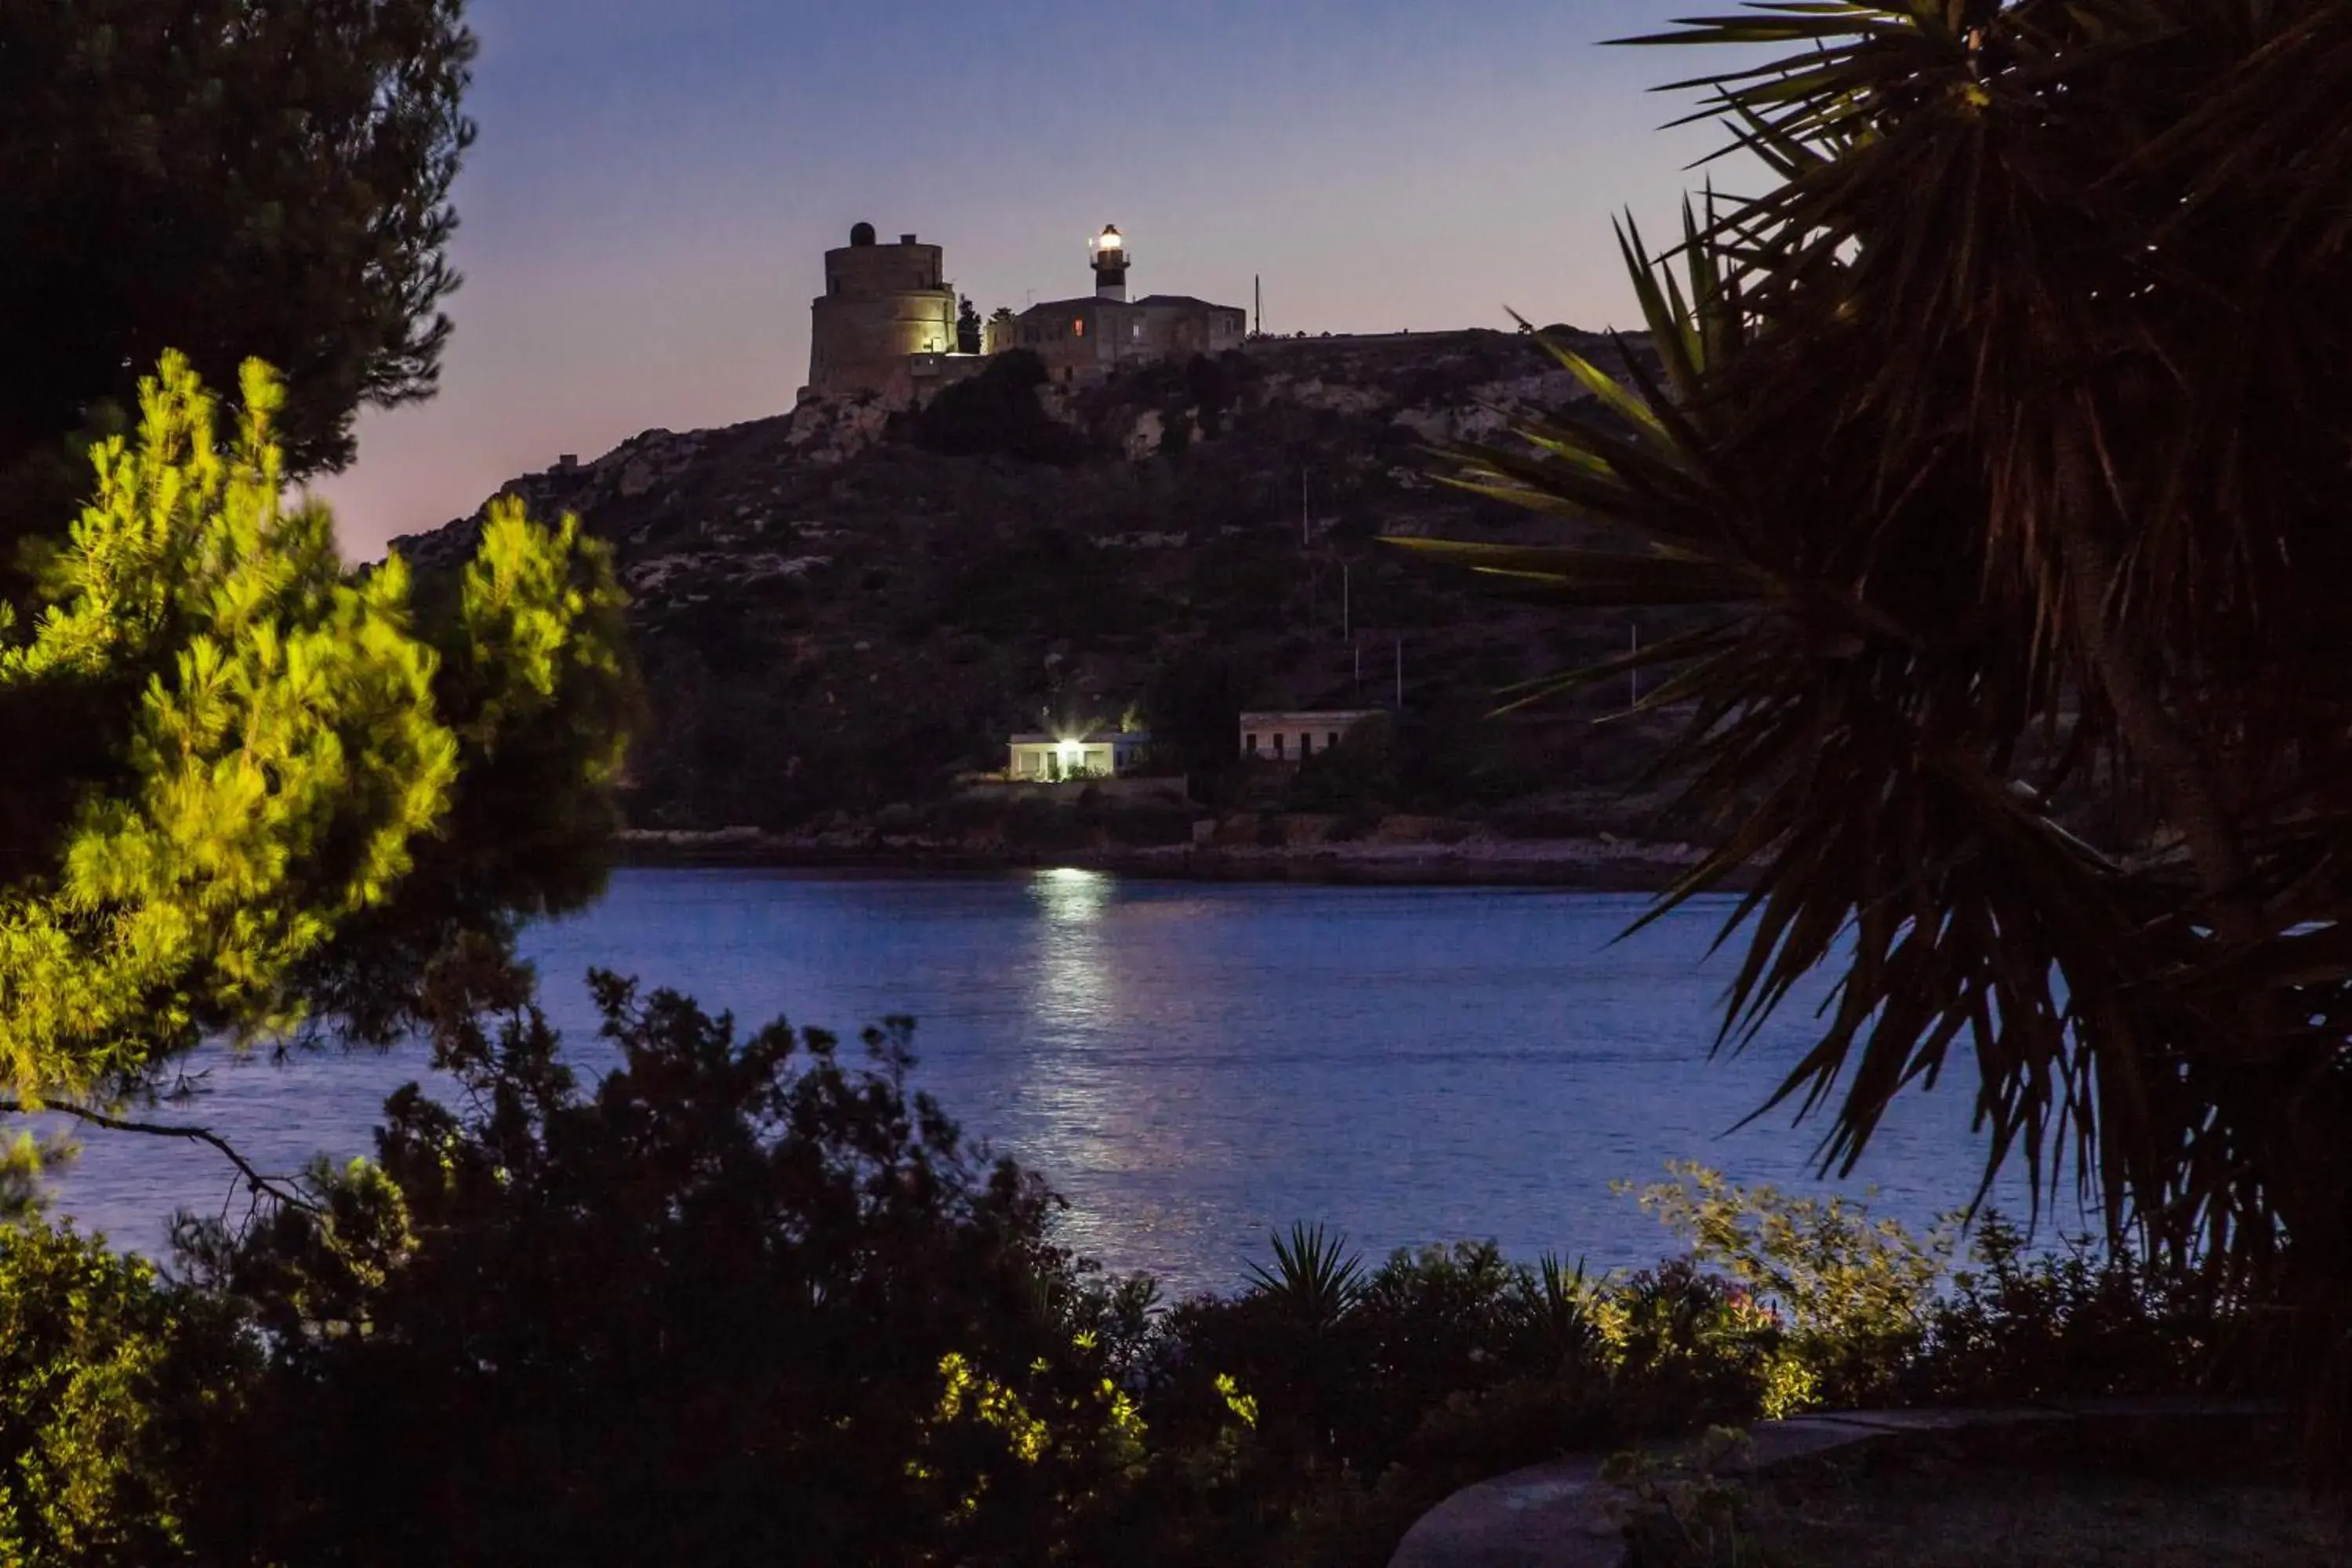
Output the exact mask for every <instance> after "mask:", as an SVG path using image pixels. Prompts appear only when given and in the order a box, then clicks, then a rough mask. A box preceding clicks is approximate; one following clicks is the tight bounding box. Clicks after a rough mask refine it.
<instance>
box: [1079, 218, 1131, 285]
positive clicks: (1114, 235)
mask: <svg viewBox="0 0 2352 1568" xmlns="http://www.w3.org/2000/svg"><path fill="white" fill-rule="evenodd" d="M1087 255H1088V256H1089V257H1091V258H1093V261H1094V264H1095V298H1096V299H1097V300H1118V302H1119V303H1120V304H1122V305H1123V304H1125V303H1126V302H1127V266H1128V255H1127V241H1126V239H1125V238H1123V237H1121V236H1120V234H1119V232H1118V225H1116V224H1106V225H1104V226H1103V231H1102V232H1101V233H1100V234H1098V235H1097V236H1095V237H1094V238H1093V239H1091V240H1089V241H1087Z"/></svg>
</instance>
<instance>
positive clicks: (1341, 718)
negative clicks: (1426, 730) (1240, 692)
mask: <svg viewBox="0 0 2352 1568" xmlns="http://www.w3.org/2000/svg"><path fill="white" fill-rule="evenodd" d="M1387 719H1388V713H1387V711H1386V710H1384V709H1379V708H1335V709H1318V710H1308V711H1305V712H1282V713H1244V714H1243V715H1242V716H1241V726H1240V733H1241V742H1242V758H1243V760H1244V762H1254V763H1279V764H1285V765H1287V764H1290V763H1303V762H1306V761H1307V760H1308V759H1309V758H1311V757H1313V756H1314V755H1315V754H1316V753H1317V752H1328V751H1330V750H1332V749H1333V748H1334V747H1336V746H1338V745H1339V742H1340V741H1341V740H1342V739H1343V738H1345V737H1346V736H1348V735H1349V734H1352V733H1354V732H1355V731H1357V730H1359V729H1361V728H1363V727H1364V726H1366V725H1368V724H1378V723H1382V722H1384V721H1386V720H1387Z"/></svg>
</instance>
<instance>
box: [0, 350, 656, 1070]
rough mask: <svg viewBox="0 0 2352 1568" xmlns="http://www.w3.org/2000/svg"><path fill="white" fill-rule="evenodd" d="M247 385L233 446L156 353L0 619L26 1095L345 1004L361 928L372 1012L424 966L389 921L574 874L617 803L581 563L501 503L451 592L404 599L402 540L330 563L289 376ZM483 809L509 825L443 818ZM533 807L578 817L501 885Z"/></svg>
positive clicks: (612, 743)
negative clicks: (348, 569)
mask: <svg viewBox="0 0 2352 1568" xmlns="http://www.w3.org/2000/svg"><path fill="white" fill-rule="evenodd" d="M243 391H244V406H243V409H242V410H241V412H240V413H239V415H238V416H237V418H236V424H235V426H234V430H233V433H232V434H231V435H230V436H229V437H228V438H227V439H226V441H225V442H224V441H222V440H221V439H219V436H218V432H217V430H216V424H217V414H218V410H217V408H216V406H215V402H214V399H213V398H212V396H211V395H209V394H208V393H207V392H205V389H204V387H203V386H202V385H201V384H199V382H198V381H197V379H196V376H195V374H194V371H193V370H192V369H191V368H190V366H189V364H188V363H187V362H186V361H185V360H184V359H182V358H180V357H179V356H178V355H175V354H174V355H167V356H166V357H165V358H164V360H163V365H162V367H161V370H160V371H159V373H158V374H157V375H155V376H153V377H151V378H150V379H148V380H147V381H145V382H143V383H142V384H141V392H140V397H141V421H140V428H139V432H138V435H137V438H136V439H135V440H127V439H125V438H123V437H112V438H110V439H109V440H107V441H105V442H103V443H101V444H100V446H99V447H97V449H96V452H95V466H96V471H97V490H96V494H95V496H94V498H93V500H91V501H90V503H89V505H88V506H87V507H85V508H84V509H83V510H82V512H81V514H80V516H79V519H78V521H76V522H75V524H74V526H73V528H72V529H71V530H70V531H69V532H68V535H67V537H66V538H65V540H64V542H62V543H61V544H60V545H59V546H58V548H56V549H55V550H54V551H51V552H47V555H46V558H45V561H44V563H43V566H42V569H41V572H40V585H39V590H38V593H37V600H36V602H37V606H38V607H37V610H36V612H35V613H34V614H33V615H32V616H30V617H29V618H28V623H27V624H26V625H24V626H22V627H21V632H20V635H17V636H13V637H12V636H10V635H8V632H7V628H6V627H5V626H0V732H5V733H6V735H7V737H8V740H9V742H10V748H11V756H12V758H16V759H22V763H20V765H19V766H18V767H17V768H16V769H15V770H14V771H13V772H12V776H11V777H10V778H9V779H8V780H6V781H5V783H0V808H5V812H6V815H7V816H8V817H9V818H10V819H11V826H12V827H13V828H14V829H15V832H14V833H12V835H11V845H10V856H11V858H9V859H8V860H7V861H5V862H0V973H5V975H6V976H7V984H5V986H0V1079H5V1090H6V1091H7V1092H9V1093H11V1094H13V1095H15V1096H16V1097H18V1098H20V1099H33V1098H37V1097H40V1096H43V1095H56V1094H65V1095H78V1094H82V1093H87V1092H89V1091H91V1090H93V1089H99V1090H108V1089H116V1088H120V1087H122V1086H125V1085H129V1084H131V1083H134V1082H136V1081H137V1080H138V1079H140V1078H141V1077H142V1075H143V1074H144V1073H146V1072H147V1071H149V1070H150V1069H151V1068H152V1067H153V1066H154V1065H155V1064H156V1063H157V1062H158V1061H159V1060H160V1059H162V1058H166V1057H168V1056H170V1055H171V1054H172V1053H173V1052H175V1051H178V1050H182V1049H184V1048H186V1047H189V1046H190V1045H192V1044H194V1041H195V1040H196V1039H197V1038H198V1037H200V1036H201V1035H203V1034H204V1033H205V1032H207V1031H213V1030H228V1031H232V1032H235V1033H237V1034H239V1035H241V1036H244V1037H252V1036H254V1035H257V1034H261V1033H269V1032H282V1031H284V1030H286V1029H287V1028H289V1027H290V1026H293V1025H294V1024H295V1023H296V1022H298V1021H299V1019H300V1018H301V1017H302V1016H304V1014H305V1012H306V1010H308V1009H309V1008H310V1005H311V1004H312V1003H314V1002H319V1001H324V1002H327V1003H329V1004H330V1005H335V1004H337V1003H351V1004H354V1006H353V1008H352V1010H359V1009H357V1008H356V1005H355V1004H356V1003H357V1002H358V1000H359V999H360V998H361V996H362V987H360V986H358V985H356V984H348V983H346V984H340V985H339V984H335V983H334V974H335V972H336V970H337V968H338V966H341V967H342V968H343V969H344V970H346V971H348V970H349V968H350V966H351V965H352V964H353V963H357V962H358V960H357V958H356V956H355V955H353V954H352V952H351V951H350V950H349V948H348V947H339V946H338V936H339V931H340V932H343V933H346V935H347V933H348V931H349V930H350V929H351V928H352V927H354V926H358V925H361V924H362V923H364V924H365V925H367V926H368V927H369V929H370V930H371V931H372V932H373V934H374V935H375V937H377V938H378V939H379V940H378V941H376V942H372V943H371V948H370V954H369V957H370V960H371V961H372V962H375V963H382V964H383V965H384V973H383V976H380V977H379V979H378V980H377V981H376V982H375V983H374V984H376V986H377V997H378V1000H377V1002H376V1004H375V1006H374V1011H375V1013H376V1014H377V1015H378V1016H388V1015H389V1014H390V1013H391V1012H392V1011H394V1010H396V1008H395V1006H394V1004H393V1003H392V1002H390V1001H387V1000H383V997H384V996H386V995H388V994H389V993H388V992H386V991H385V990H384V987H385V986H386V985H388V984H390V983H391V982H392V981H394V980H399V979H405V978H413V977H414V972H415V971H418V970H421V965H422V963H423V962H424V959H423V958H422V957H421V956H419V957H417V958H416V959H415V962H414V963H411V964H409V965H408V966H407V969H406V970H404V969H403V967H402V965H401V964H400V963H397V962H396V959H397V957H398V954H397V953H396V952H393V951H389V950H391V949H394V948H396V947H397V946H398V945H399V941H396V940H395V938H398V939H400V940H404V941H405V942H407V943H408V944H409V945H410V946H412V947H414V948H415V950H416V951H417V952H418V953H419V954H422V953H424V952H437V951H440V949H441V948H442V947H444V946H446V943H447V942H450V941H453V940H455V939H456V937H457V935H458V934H459V932H460V931H461V930H462V929H465V928H467V926H468V925H470V926H471V927H472V928H474V929H484V928H488V929H490V930H492V931H500V930H501V928H500V923H499V922H500V921H501V919H502V918H503V917H505V916H506V915H508V914H509V911H510V910H513V909H514V908H516V907H517V906H520V908H522V909H524V910H529V909H530V908H531V907H532V906H533V905H534V904H535V903H536V904H538V905H539V906H540V907H544V906H545V904H546V903H547V902H549V901H551V899H562V900H576V899H578V898H580V897H583V896H585V894H586V893H587V892H588V891H590V890H593V886H594V877H593V862H592V863H590V864H589V865H587V866H584V867H583V866H582V865H581V864H580V863H579V856H578V853H577V852H578V851H579V850H581V849H583V848H584V847H588V846H589V843H590V842H592V841H591V840H589V839H588V838H587V836H586V834H585V833H583V832H582V831H580V828H581V827H582V826H583V825H584V824H586V823H588V822H589V821H590V820H591V819H592V818H593V817H594V816H595V814H596V811H597V809H598V807H599V805H600V804H601V803H603V802H604V800H605V799H606V798H607V797H608V795H609V789H610V784H611V782H612V779H613V776H614V772H615V771H616V768H617V764H618V760H619V751H618V747H619V743H620V742H619V734H620V729H619V715H620V712H621V707H622V704H621V694H622V693H623V692H624V690H625V679H624V672H623V670H622V669H621V667H620V658H619V653H618V637H619V623H618V605H619V598H618V595H617V592H616V591H615V590H614V587H613V584H612V580H611V575H610V570H609V567H608V566H607V564H606V563H605V562H604V557H603V556H602V554H601V552H598V551H596V550H595V549H593V548H592V547H590V546H588V545H587V544H586V543H585V542H583V541H582V540H581V539H580V538H579V537H578V534H577V531H576V527H575V525H573V524H572V523H571V522H569V521H567V522H565V523H564V524H563V525H562V527H560V528H559V529H557V530H556V531H553V532H549V531H544V530H541V529H538V528H536V527H534V526H533V525H531V524H530V523H529V522H528V521H525V520H524V518H523V516H522V514H521V511H520V507H517V506H514V505H511V504H509V505H505V506H501V507H499V508H497V509H494V510H493V513H492V516H491V518H490V521H489V524H488V529H487V530H486V532H485V536H484V541H483V548H482V552H481V554H480V555H479V556H478V558H477V560H476V561H475V562H474V563H473V564H472V565H471V566H469V567H468V568H467V572H466V574H465V578H464V584H463V589H462V593H461V594H460V595H459V602H458V603H457V605H454V606H453V607H452V609H451V611H450V613H448V614H447V615H446V617H443V616H421V615H420V614H419V606H417V605H415V604H413V603H412V598H411V587H412V582H411V577H410V574H409V572H408V570H407V569H406V567H405V566H404V564H403V563H401V562H400V561H399V560H397V559H396V558H395V559H394V560H390V561H387V562H386V563H384V564H383V566H382V567H380V568H378V569H376V570H374V571H373V572H368V573H364V574H357V575H352V574H346V573H345V571H344V569H343V567H342V565H341V562H340V561H339V560H338V558H337V556H336V553H335V550H334V541H333V534H332V529H331V521H330V519H329V517H328V515H327V513H326V511H325V510H324V509H323V508H321V507H320V506H318V505H316V504H315V503H309V502H306V503H304V504H301V505H299V506H298V507H295V508H293V509H292V510H288V509H287V508H286V506H285V505H284V503H283V500H282V492H283V490H284V488H285V484H286V479H287V474H286V465H285V460H284V458H283V455H282V451H281V448H280V447H279V445H278V440H277V437H276V433H275V432H276V419H277V416H278V412H279V409H280V407H281V406H282V404H283V401H284V395H283V391H282V388H281V387H280V385H279V384H278V380H277V378H276V377H275V375H274V374H272V373H270V372H269V371H268V369H267V368H266V367H264V366H262V365H261V364H259V363H247V366H246V369H245V372H244V377H243ZM420 622H423V623H425V624H422V625H420ZM445 650H446V651H445ZM469 775H470V776H469ZM501 795H503V796H505V797H507V798H506V801H505V802H504V803H501V802H500V800H499V797H500V796H501ZM483 818H491V819H500V818H503V819H507V820H506V821H505V825H506V826H513V827H515V828H517V829H519V830H520V831H519V833H518V836H517V837H515V838H514V839H512V840H509V842H507V843H504V844H493V843H490V842H488V841H486V840H485V839H484V838H482V837H477V836H475V835H472V834H464V833H460V834H456V835H452V834H450V829H451V828H452V827H453V826H460V827H462V826H471V825H472V823H473V822H474V821H478V820H480V819H483ZM550 824H553V825H556V826H559V827H565V826H568V827H570V828H571V829H572V831H570V832H569V833H564V832H562V831H559V832H557V833H556V834H555V835H554V836H555V837H558V838H560V839H562V850H563V851H564V854H563V856H562V859H563V860H564V861H565V862H566V863H567V864H566V867H565V868H564V869H562V871H560V872H551V873H550V874H549V876H548V878H547V879H541V880H534V879H533V878H532V876H530V874H528V872H529V870H530V869H533V868H528V867H527V866H526V867H525V868H524V869H525V874H521V875H518V874H516V872H517V868H518V863H519V861H520V859H521V858H523V857H525V856H527V855H528V853H529V851H530V849H531V848H532V847H534V846H535V845H536V844H537V843H538V842H539V840H540V838H543V837H547V834H546V832H545V831H544V829H545V827H546V826H547V825H550ZM532 828H540V829H541V832H540V833H539V834H538V835H537V836H536V837H535V836H534V834H533V833H532V832H531V831H530V829H532ZM436 834H442V835H445V836H447V837H446V838H445V841H444V846H443V847H442V848H441V849H440V850H439V851H438V852H437V853H436V852H434V851H431V850H428V851H427V852H426V853H427V856H428V858H430V859H431V861H432V865H431V867H430V868H429V869H430V871H431V874H429V875H426V876H425V877H423V878H421V879H416V880H415V883H414V886H413V887H412V886H407V885H406V884H408V883H409V882H410V879H412V877H414V876H415V874H416V873H417V872H419V870H420V869H421V868H420V864H419V858H418V849H419V846H420V844H421V843H422V842H423V841H425V840H426V839H427V838H428V837H430V836H433V835H436ZM458 882H462V883H463V884H464V886H465V888H466V889H467V891H466V892H465V893H464V894H462V895H459V894H455V893H453V892H452V891H451V890H450V889H451V885H452V884H453V883H458ZM425 906H429V908H426V907H425ZM420 916H421V917H423V918H420Z"/></svg>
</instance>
